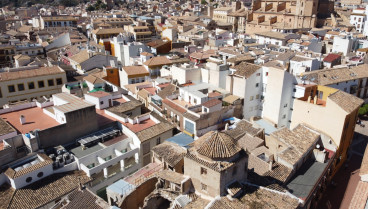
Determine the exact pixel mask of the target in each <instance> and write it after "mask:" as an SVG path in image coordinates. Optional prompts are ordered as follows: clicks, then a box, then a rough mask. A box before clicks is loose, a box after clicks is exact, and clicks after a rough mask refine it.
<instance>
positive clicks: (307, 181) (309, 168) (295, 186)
mask: <svg viewBox="0 0 368 209" xmlns="http://www.w3.org/2000/svg"><path fill="white" fill-rule="evenodd" d="M327 165H328V162H327V163H320V162H315V161H312V160H310V161H307V162H305V163H304V164H303V166H302V167H301V168H300V169H299V170H298V172H297V173H296V175H295V177H294V178H293V179H292V180H291V182H290V183H289V184H287V188H288V189H289V192H290V193H291V194H293V195H295V196H297V197H299V198H301V199H303V200H306V198H308V195H309V194H310V193H311V191H312V190H313V188H314V186H315V185H316V184H317V182H318V180H319V178H320V177H321V175H322V173H323V171H324V170H325V168H326V167H327Z"/></svg>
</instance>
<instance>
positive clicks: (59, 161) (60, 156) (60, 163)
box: [56, 155, 65, 167]
mask: <svg viewBox="0 0 368 209" xmlns="http://www.w3.org/2000/svg"><path fill="white" fill-rule="evenodd" d="M56 162H58V164H59V167H63V166H64V165H65V162H64V159H63V156H62V155H58V156H57V157H56Z"/></svg>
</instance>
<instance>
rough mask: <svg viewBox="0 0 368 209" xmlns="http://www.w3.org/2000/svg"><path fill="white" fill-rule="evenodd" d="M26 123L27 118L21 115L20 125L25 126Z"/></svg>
mask: <svg viewBox="0 0 368 209" xmlns="http://www.w3.org/2000/svg"><path fill="white" fill-rule="evenodd" d="M25 123H26V117H24V115H20V124H22V125H24V124H25Z"/></svg>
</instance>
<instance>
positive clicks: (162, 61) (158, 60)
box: [143, 56, 172, 66]
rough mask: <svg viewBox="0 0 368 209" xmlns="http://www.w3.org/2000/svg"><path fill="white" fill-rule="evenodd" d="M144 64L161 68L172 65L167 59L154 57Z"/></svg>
mask: <svg viewBox="0 0 368 209" xmlns="http://www.w3.org/2000/svg"><path fill="white" fill-rule="evenodd" d="M143 64H144V65H147V66H160V65H170V64H172V63H171V61H170V60H169V59H168V58H167V57H164V56H160V57H152V58H151V59H149V60H147V61H146V62H144V63H143Z"/></svg>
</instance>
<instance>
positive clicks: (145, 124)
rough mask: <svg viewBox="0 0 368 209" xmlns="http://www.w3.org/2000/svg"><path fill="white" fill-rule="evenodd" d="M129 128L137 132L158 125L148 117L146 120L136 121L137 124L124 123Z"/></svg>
mask: <svg viewBox="0 0 368 209" xmlns="http://www.w3.org/2000/svg"><path fill="white" fill-rule="evenodd" d="M123 124H124V125H125V126H126V127H127V128H129V129H130V130H131V131H133V132H134V133H137V132H139V131H142V130H144V129H147V128H149V127H151V126H153V125H156V122H155V121H153V120H151V119H147V120H144V121H142V122H140V123H136V124H130V123H123Z"/></svg>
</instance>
